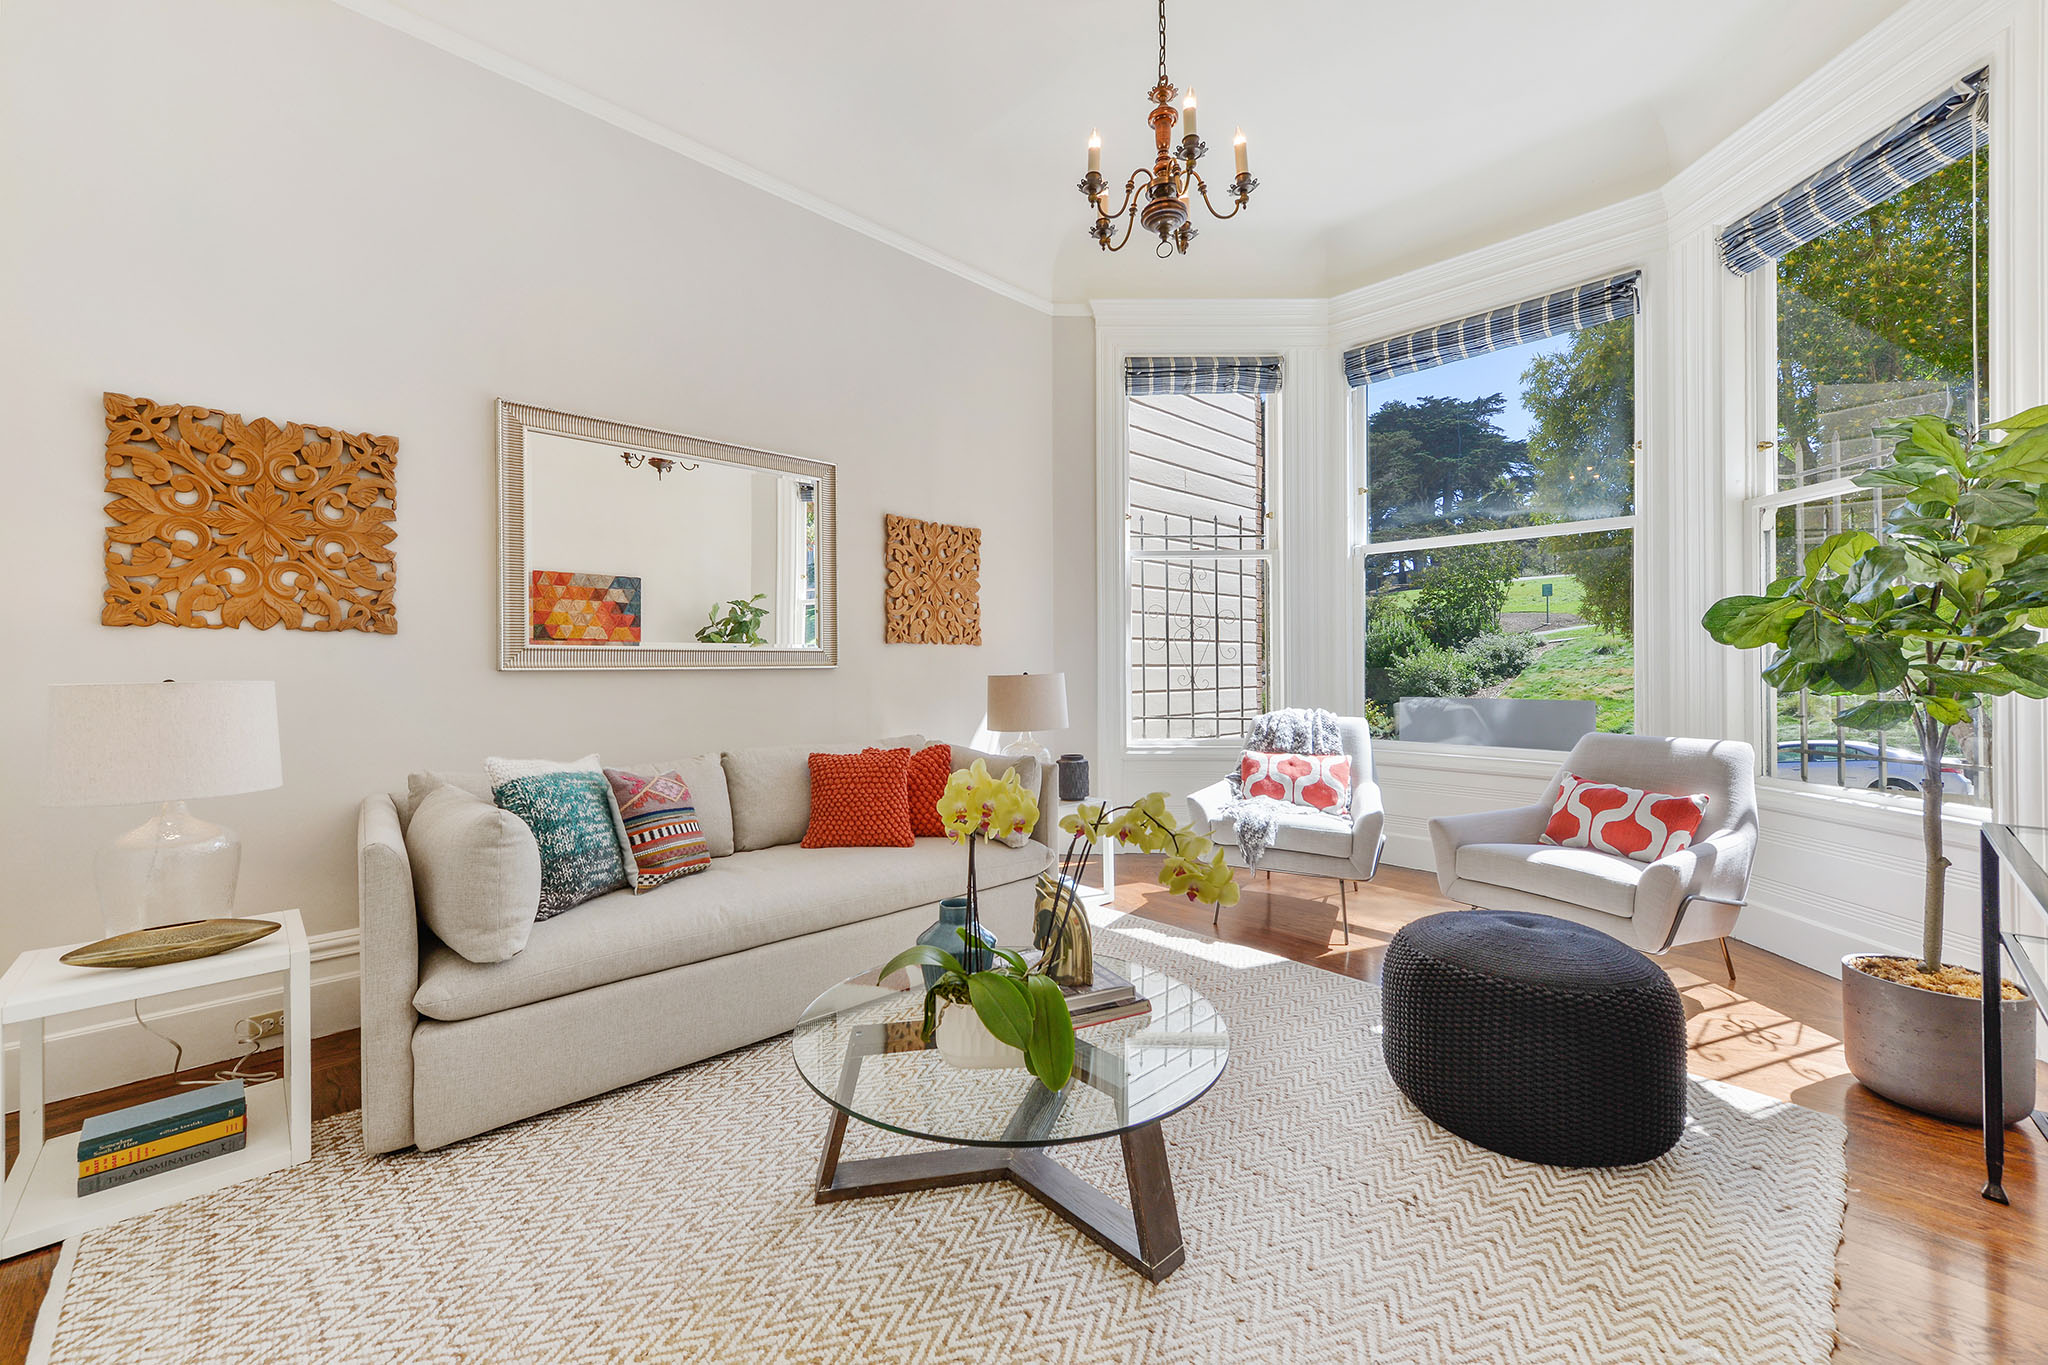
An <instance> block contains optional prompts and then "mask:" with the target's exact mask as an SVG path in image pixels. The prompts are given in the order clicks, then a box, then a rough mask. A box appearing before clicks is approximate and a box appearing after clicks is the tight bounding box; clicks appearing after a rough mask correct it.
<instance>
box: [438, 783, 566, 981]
mask: <svg viewBox="0 0 2048 1365" xmlns="http://www.w3.org/2000/svg"><path fill="white" fill-rule="evenodd" d="M405 855H406V857H407V859H408V860H410V861H411V863H412V875H413V885H414V888H415V891H416V893H417V895H418V897H419V910H420V918H421V919H423V920H425V921H426V924H427V927H428V928H429V929H431V930H433V931H434V936H435V937H436V938H438V939H440V940H441V942H443V943H445V944H447V945H448V946H449V947H450V948H452V949H454V950H455V951H456V952H457V953H460V954H461V955H462V956H463V957H464V958H466V959H468V960H469V961H471V962H503V961H504V960H505V959H506V958H508V957H511V956H512V955H513V954H515V953H517V952H518V951H519V950H520V949H521V948H524V947H525V946H526V939H527V936H528V935H529V934H530V933H531V932H532V931H533V916H534V911H535V909H537V908H538V907H539V905H540V845H539V844H538V843H537V842H535V840H534V837H533V831H532V830H530V829H528V828H527V827H526V822H525V821H524V820H521V819H520V818H519V817H518V816H516V815H514V814H513V813H512V812H510V811H507V810H499V809H498V808H497V807H496V806H494V805H492V804H491V803H490V802H489V801H488V800H484V799H481V798H479V797H477V796H476V795H475V794H474V793H471V792H467V791H464V790H463V789H462V788H460V787H457V786H453V785H451V784H448V783H438V784H436V785H435V786H434V787H433V788H431V789H430V790H428V791H426V792H425V793H424V794H422V796H421V797H420V801H419V805H418V807H417V808H416V809H415V810H414V811H413V814H412V821H411V823H410V824H408V825H407V826H406V830H405Z"/></svg>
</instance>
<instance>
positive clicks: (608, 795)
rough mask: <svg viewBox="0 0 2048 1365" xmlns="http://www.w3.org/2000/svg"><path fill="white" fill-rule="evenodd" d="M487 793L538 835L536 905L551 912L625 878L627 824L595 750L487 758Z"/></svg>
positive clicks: (615, 886)
mask: <svg viewBox="0 0 2048 1365" xmlns="http://www.w3.org/2000/svg"><path fill="white" fill-rule="evenodd" d="M484 772H485V773H487V774H489V776H490V779H491V796H492V799H494V800H495V801H496V802H497V803H498V804H499V805H500V806H502V807H504V808H505V809H506V810H509V811H511V812H512V813H513V814H514V815H516V816H518V817H519V818H520V819H522V820H524V821H525V822H526V823H527V825H528V826H529V827H530V828H531V829H532V830H533V837H534V838H535V839H536V840H538V841H539V843H540V913H539V914H538V916H536V918H539V919H550V918H552V917H553V916H555V915H559V914H561V913H562V912H563V911H565V910H570V909H574V908H575V907H576V906H579V905H581V904H583V902H585V901H587V900H590V899H592V898H593V897H596V896H602V895H604V894H605V893H606V892H607V891H616V890H618V889H619V888H620V887H622V886H626V885H629V884H630V883H631V878H629V877H628V876H627V875H626V861H627V855H626V827H625V824H624V823H623V822H622V821H621V820H620V818H619V805H618V802H616V801H614V800H613V799H612V789H611V784H610V783H608V782H606V781H605V780H604V769H603V767H602V766H600V765H599V763H598V761H597V755H596V754H586V755H585V756H584V757H582V758H580V759H578V760H577V761H576V762H574V763H557V762H555V761H553V760H552V759H545V758H487V759H485V760H484Z"/></svg>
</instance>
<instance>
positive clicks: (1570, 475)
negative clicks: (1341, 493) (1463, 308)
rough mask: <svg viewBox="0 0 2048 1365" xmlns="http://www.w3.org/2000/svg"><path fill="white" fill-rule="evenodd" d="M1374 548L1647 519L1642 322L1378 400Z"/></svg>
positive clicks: (1453, 367)
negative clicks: (1639, 402)
mask: <svg viewBox="0 0 2048 1365" xmlns="http://www.w3.org/2000/svg"><path fill="white" fill-rule="evenodd" d="M1366 411H1367V417H1366V469H1367V471H1368V473H1367V479H1366V484H1367V496H1368V504H1369V505H1368V509H1367V526H1368V533H1367V534H1368V539H1371V540H1380V541H1387V540H1402V539H1407V538H1409V537H1413V536H1424V535H1432V534H1439V533H1444V532H1451V531H1478V530H1487V529H1492V528H1495V527H1520V526H1543V525H1550V524H1553V523H1556V522H1563V521H1587V520H1593V519H1596V518H1601V517H1616V516H1626V515H1627V514H1629V513H1630V512H1633V511H1634V510H1635V319H1634V318H1618V319H1616V320H1615V321H1613V322H1604V323H1601V324H1600V325H1599V326H1597V327H1588V328H1585V329H1583V330H1581V331H1578V332H1573V333H1570V334H1567V335H1564V336H1555V337H1548V338H1545V339H1544V340H1542V341H1534V342H1530V343H1528V344H1527V345H1523V346H1511V347H1507V348H1505V349H1503V350H1498V351H1491V352H1488V353H1487V354H1485V355H1479V356H1473V357H1471V358H1469V359H1466V360H1460V361H1455V362H1453V363H1451V364H1449V365H1439V366H1437V367H1436V368H1435V369H1430V370H1419V371H1417V372H1416V373H1414V374H1405V375H1399V376H1396V377H1395V378H1393V379H1384V380H1381V381H1379V382H1378V383H1375V384H1372V385H1370V386H1369V387H1368V388H1367V390H1366Z"/></svg>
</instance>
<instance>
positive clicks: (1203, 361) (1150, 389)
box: [1124, 355, 1280, 397]
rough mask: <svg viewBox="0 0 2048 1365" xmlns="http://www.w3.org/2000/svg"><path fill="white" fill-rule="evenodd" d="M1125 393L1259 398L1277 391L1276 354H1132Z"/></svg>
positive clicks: (1127, 361)
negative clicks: (1238, 394)
mask: <svg viewBox="0 0 2048 1365" xmlns="http://www.w3.org/2000/svg"><path fill="white" fill-rule="evenodd" d="M1124 392H1125V393H1127V394H1130V395H1131V396H1132V397H1144V396H1147V395H1151V394H1161V393H1242V394H1249V395H1251V396H1253V397H1260V396H1263V395H1265V394H1269V393H1278V392H1280V357H1279V356H1277V355H1134V356H1127V357H1125V359H1124Z"/></svg>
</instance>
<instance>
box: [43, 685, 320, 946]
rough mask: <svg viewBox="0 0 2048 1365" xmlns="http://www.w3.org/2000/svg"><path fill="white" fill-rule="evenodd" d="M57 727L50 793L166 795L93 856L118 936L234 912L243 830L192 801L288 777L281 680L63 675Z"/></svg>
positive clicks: (78, 802)
mask: <svg viewBox="0 0 2048 1365" xmlns="http://www.w3.org/2000/svg"><path fill="white" fill-rule="evenodd" d="M49 738H50V747H49V761H48V763H47V764H46V766H45V768H44V772H43V804H44V805H48V806H139V805H144V804H149V803H154V804H155V805H156V807H157V810H156V813H155V814H154V815H152V816H150V818H149V819H147V820H145V821H144V822H143V823H142V824H140V825H138V826H136V827H135V828H134V829H132V830H130V831H128V833H126V834H124V835H122V836H121V837H120V838H119V839H116V840H115V841H114V842H113V843H111V844H109V845H107V846H106V847H105V848H103V849H101V850H100V851H99V853H98V854H97V855H96V856H95V857H94V859H93V880H94V882H95V884H96V885H97V887H98V890H99V900H100V918H101V921H102V923H103V925H104V926H105V930H106V934H107V936H108V937H109V938H111V937H113V936H114V935H115V934H122V933H128V932H130V931H132V930H136V929H143V928H147V927H149V926H150V925H156V924H176V923H179V922H181V921H184V920H194V919H209V918H213V917H215V916H224V915H229V914H231V913H233V910H234V904H235V880H236V878H237V877H238V876H239V875H240V873H241V870H242V841H241V839H240V837H239V836H237V835H236V834H235V832H234V831H233V830H230V829H224V828H222V827H221V826H219V825H216V824H214V823H212V822H211V821H208V820H202V819H200V818H199V817H198V816H196V815H194V814H192V812H191V811H189V810H187V809H186V808H185V803H186V802H187V801H192V800H199V799H201V798H204V797H209V796H233V795H236V794H238V793H241V792H254V791H267V790H269V789H270V788H272V787H279V786H282V785H284V772H283V765H282V763H281V761H280V759H279V757H278V747H277V687H276V684H274V683H267V682H188V683H181V682H160V683H107V684H99V683H80V684H58V685H56V686H54V687H52V688H51V689H50V736H49Z"/></svg>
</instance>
